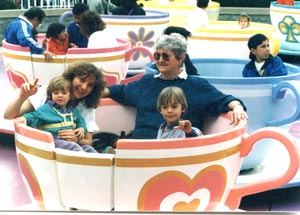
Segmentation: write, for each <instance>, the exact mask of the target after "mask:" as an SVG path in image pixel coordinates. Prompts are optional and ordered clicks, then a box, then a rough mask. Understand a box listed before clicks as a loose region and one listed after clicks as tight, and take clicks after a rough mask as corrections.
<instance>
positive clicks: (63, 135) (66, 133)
mask: <svg viewBox="0 0 300 215" xmlns="http://www.w3.org/2000/svg"><path fill="white" fill-rule="evenodd" d="M58 137H59V138H60V139H63V140H67V141H72V142H75V143H77V142H78V138H77V136H76V133H75V131H74V130H73V129H66V130H60V131H58Z"/></svg>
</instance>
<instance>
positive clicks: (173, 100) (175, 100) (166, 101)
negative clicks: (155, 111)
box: [162, 94, 178, 105]
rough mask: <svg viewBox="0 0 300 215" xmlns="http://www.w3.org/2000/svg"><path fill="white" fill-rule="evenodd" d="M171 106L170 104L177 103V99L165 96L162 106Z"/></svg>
mask: <svg viewBox="0 0 300 215" xmlns="http://www.w3.org/2000/svg"><path fill="white" fill-rule="evenodd" d="M170 103H171V104H172V103H178V98H176V96H174V95H171V94H169V95H166V97H165V99H164V100H163V101H162V104H163V105H168V104H170Z"/></svg>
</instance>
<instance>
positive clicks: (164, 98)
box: [157, 87, 202, 139]
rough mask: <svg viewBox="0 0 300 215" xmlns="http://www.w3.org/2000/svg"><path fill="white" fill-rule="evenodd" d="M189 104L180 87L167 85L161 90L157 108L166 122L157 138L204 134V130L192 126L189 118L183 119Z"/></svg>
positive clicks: (160, 128)
mask: <svg viewBox="0 0 300 215" xmlns="http://www.w3.org/2000/svg"><path fill="white" fill-rule="evenodd" d="M187 106H188V105H187V101H186V98H185V94H184V92H183V91H182V90H181V89H180V88H179V87H166V88H164V89H163V90H162V91H161V93H160V94H159V96H158V99H157V109H158V111H159V112H160V113H161V115H162V116H163V117H164V119H165V120H166V122H164V123H162V124H161V126H160V127H159V130H158V133H157V139H167V138H185V137H196V136H202V132H201V131H200V130H199V129H198V128H196V127H192V123H191V122H190V121H189V120H182V115H183V113H184V112H185V111H186V109H187Z"/></svg>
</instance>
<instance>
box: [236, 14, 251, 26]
mask: <svg viewBox="0 0 300 215" xmlns="http://www.w3.org/2000/svg"><path fill="white" fill-rule="evenodd" d="M241 18H247V20H248V22H249V24H250V16H249V15H248V14H246V13H242V14H241V15H240V17H239V22H240V21H241Z"/></svg>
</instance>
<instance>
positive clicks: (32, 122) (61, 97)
mask: <svg viewBox="0 0 300 215" xmlns="http://www.w3.org/2000/svg"><path fill="white" fill-rule="evenodd" d="M71 89H72V86H71V82H70V81H69V80H67V79H65V78H64V77H62V76H58V77H56V78H53V79H52V80H51V81H50V84H49V86H48V88H47V101H46V103H45V104H44V105H42V106H41V107H39V108H38V109H36V110H35V111H33V112H30V113H26V114H24V115H23V116H21V117H19V118H17V119H16V121H18V122H23V123H26V124H27V125H28V126H31V127H35V128H39V129H41V130H43V131H48V132H50V133H51V134H52V135H53V137H54V144H55V147H56V148H62V149H69V150H72V151H86V152H92V153H97V151H96V150H95V149H94V148H93V147H92V146H89V145H79V144H78V143H75V142H73V141H71V140H68V139H61V138H60V137H59V135H58V131H59V130H61V129H74V131H75V134H76V136H77V138H78V139H80V138H83V137H84V136H85V134H86V133H87V128H86V124H85V120H84V119H83V117H82V116H81V115H80V113H79V112H78V110H77V109H76V108H74V107H73V106H72V104H71V103H70V102H69V101H70V96H71V92H70V91H71Z"/></svg>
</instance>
